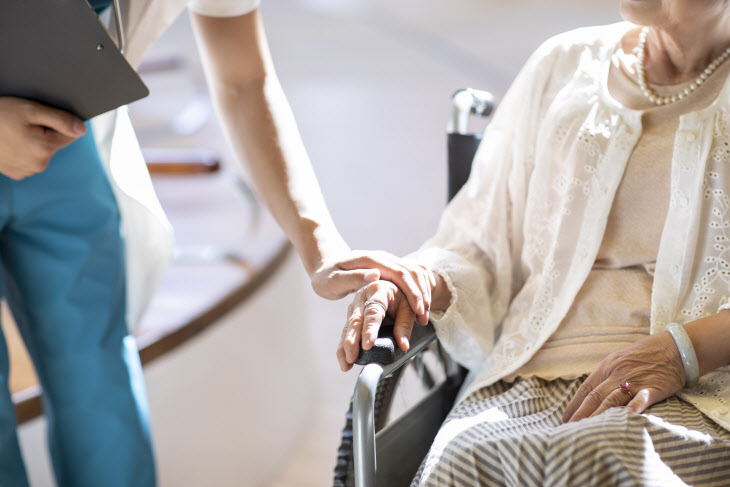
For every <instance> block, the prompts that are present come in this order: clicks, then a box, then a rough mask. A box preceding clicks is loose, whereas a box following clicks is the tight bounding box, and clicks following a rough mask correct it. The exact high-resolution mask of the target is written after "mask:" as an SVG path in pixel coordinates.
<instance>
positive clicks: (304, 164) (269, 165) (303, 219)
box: [191, 10, 430, 320]
mask: <svg viewBox="0 0 730 487" xmlns="http://www.w3.org/2000/svg"><path fill="white" fill-rule="evenodd" d="M191 17H192V22H193V27H194V29H195V33H196V38H197V40H198V45H199V48H200V51H201V56H202V59H203V65H204V68H205V73H206V77H207V79H208V85H209V86H210V89H211V91H212V94H213V96H214V99H215V102H216V106H217V109H218V112H219V115H220V117H221V119H222V120H223V122H224V126H225V129H226V133H227V135H228V138H229V140H230V141H231V143H232V145H233V148H234V149H235V151H236V154H237V156H238V158H239V160H240V161H241V162H242V163H244V165H245V168H246V170H247V172H248V174H249V176H250V179H251V182H252V184H253V187H254V190H255V191H256V193H257V195H258V196H259V198H260V199H261V200H262V201H263V203H264V204H265V205H266V206H267V207H268V208H269V210H270V211H271V213H272V214H273V216H274V217H275V218H276V220H277V221H278V222H279V224H280V225H281V227H282V228H283V229H284V231H285V232H286V234H287V235H288V237H289V239H290V240H291V241H292V243H293V244H294V246H295V247H296V249H297V252H298V253H299V256H300V257H301V259H302V262H303V263H304V267H305V268H306V270H307V273H308V274H309V275H310V277H311V279H312V287H313V288H314V290H315V291H316V292H317V293H318V294H319V295H321V296H323V297H325V298H329V299H339V298H341V297H343V296H345V295H347V294H349V293H350V292H354V291H356V290H357V289H359V288H360V287H361V286H363V285H364V284H366V283H368V282H372V281H375V280H377V279H378V278H382V279H388V280H392V281H394V282H395V283H397V284H398V286H399V287H400V288H401V289H403V290H404V291H405V292H406V293H407V296H408V301H409V302H410V303H411V305H412V306H413V308H414V309H417V310H418V313H419V315H422V316H421V320H426V315H427V312H428V307H429V302H430V299H429V297H430V296H429V295H428V291H429V285H428V282H427V281H428V279H427V276H426V273H425V272H424V271H423V269H421V268H420V267H414V266H412V265H409V264H406V263H405V262H403V261H401V260H400V259H398V258H396V257H394V256H392V255H390V254H386V253H384V252H381V253H368V254H365V253H361V252H353V251H351V250H350V248H349V247H348V246H347V244H346V243H345V242H344V240H343V239H342V238H341V237H340V234H339V233H338V231H337V229H336V228H335V225H334V223H333V221H332V218H331V217H330V215H329V212H328V210H327V207H326V205H325V202H324V198H323V197H322V194H321V191H320V189H319V185H318V183H317V179H316V177H315V175H314V172H313V170H312V166H311V164H310V161H309V158H308V156H307V153H306V150H305V148H304V144H303V143H302V140H301V137H300V135H299V131H298V129H297V126H296V122H295V120H294V116H293V115H292V112H291V109H290V108H289V104H288V102H287V100H286V97H285V96H284V92H283V90H282V88H281V85H280V84H279V81H278V79H277V77H276V73H275V71H274V67H273V64H272V61H271V57H270V55H269V48H268V45H267V42H266V38H265V35H264V31H263V26H262V23H261V19H260V16H259V13H258V10H254V11H253V12H251V13H248V14H245V15H241V16H238V17H208V16H205V15H200V14H197V13H191Z"/></svg>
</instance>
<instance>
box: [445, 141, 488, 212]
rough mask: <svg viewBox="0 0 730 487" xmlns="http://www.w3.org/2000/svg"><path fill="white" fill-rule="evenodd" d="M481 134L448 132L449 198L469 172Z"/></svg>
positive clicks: (456, 191) (457, 189)
mask: <svg viewBox="0 0 730 487" xmlns="http://www.w3.org/2000/svg"><path fill="white" fill-rule="evenodd" d="M481 141H482V134H448V135H447V141H446V143H447V149H448V153H449V185H448V190H449V193H448V196H449V200H451V198H453V197H454V195H456V193H458V192H459V190H460V189H461V187H462V186H464V183H466V180H467V179H469V174H471V162H472V160H473V159H474V154H476V152H477V148H478V147H479V143H480V142H481Z"/></svg>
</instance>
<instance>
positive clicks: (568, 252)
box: [338, 0, 730, 486]
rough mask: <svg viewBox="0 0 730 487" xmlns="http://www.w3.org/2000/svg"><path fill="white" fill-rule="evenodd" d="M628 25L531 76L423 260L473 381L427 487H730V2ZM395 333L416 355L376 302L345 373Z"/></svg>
mask: <svg viewBox="0 0 730 487" xmlns="http://www.w3.org/2000/svg"><path fill="white" fill-rule="evenodd" d="M621 12H622V15H623V16H624V18H625V19H626V20H628V21H629V22H624V23H620V24H615V25H610V26H604V27H596V28H585V29H579V30H576V31H573V32H569V33H567V34H563V35H560V36H557V37H556V38H554V39H551V40H550V41H548V42H546V43H545V44H544V45H543V46H542V47H540V48H539V49H538V50H537V52H536V53H535V54H534V55H533V56H532V57H531V58H530V60H529V61H528V62H527V64H526V66H525V67H524V69H523V70H522V72H521V73H520V74H519V76H518V77H517V79H516V80H515V82H514V84H513V86H512V87H511V89H510V90H509V92H508V93H507V95H506V96H505V98H504V100H503V102H502V103H501V105H500V108H499V110H498V111H497V114H496V115H495V118H494V121H493V122H492V124H491V125H490V126H489V128H488V129H487V132H486V134H485V138H484V143H483V144H482V145H481V147H480V149H479V152H478V153H477V156H476V158H475V161H474V167H473V173H472V176H471V178H470V180H469V181H468V183H467V184H466V186H465V187H464V189H463V190H462V191H461V192H460V193H459V194H458V195H457V196H456V198H455V199H454V201H453V202H452V203H451V204H450V205H449V207H448V208H447V210H446V212H445V214H444V216H443V218H442V220H441V224H440V227H439V231H438V233H437V235H436V236H435V237H434V238H433V239H432V240H430V241H429V242H427V243H426V244H425V245H424V247H423V248H422V249H421V250H419V251H418V252H416V253H415V254H414V255H412V256H410V257H409V259H411V260H412V261H414V262H416V263H418V264H421V265H423V266H425V267H428V268H430V269H432V270H433V275H432V283H431V288H432V292H431V297H432V300H431V312H432V313H433V318H434V320H433V321H434V324H435V326H436V330H437V333H438V335H439V338H440V340H441V343H442V344H443V345H444V347H446V349H447V350H448V351H449V352H450V353H451V354H452V356H453V357H454V358H455V359H456V360H458V361H459V362H461V363H462V364H464V365H465V366H466V367H467V368H468V369H469V370H470V378H469V380H468V381H467V384H466V386H465V388H464V389H463V390H462V393H461V395H460V400H459V401H458V402H457V405H456V406H455V407H454V409H453V410H452V412H451V414H450V415H449V417H448V418H447V420H446V422H445V423H444V425H443V426H442V428H441V430H440V432H439V434H438V436H437V438H436V440H435V443H434V445H433V446H432V447H431V450H430V452H429V454H428V456H427V457H426V459H425V460H424V462H423V464H422V466H421V469H420V470H419V473H418V475H417V477H416V479H415V480H414V485H433V486H436V485H439V486H440V485H468V486H471V485H485V484H488V485H520V486H525V485H530V486H543V485H580V486H584V485H657V486H659V485H661V486H666V485H685V484H691V485H730V413H729V412H728V408H730V367H728V364H730V80H728V73H729V72H730V60H728V59H729V58H730V3H729V2H728V0H622V1H621ZM386 312H387V313H389V314H391V315H393V316H395V318H396V330H395V335H396V338H397V340H398V342H399V345H400V346H401V348H403V349H406V348H407V347H408V337H409V336H410V330H411V327H412V323H413V321H414V316H413V313H412V312H411V310H410V308H409V307H408V304H407V302H406V300H405V299H404V298H403V295H402V293H401V292H400V291H399V290H398V288H397V287H395V286H394V285H393V284H391V283H387V282H383V281H377V282H375V283H372V284H369V285H368V286H366V287H364V288H362V289H361V290H360V291H359V292H358V293H357V294H356V297H355V301H354V302H353V304H352V305H351V306H350V309H349V317H348V321H347V325H346V327H345V330H344V331H343V335H342V340H341V342H340V346H339V349H338V358H339V360H340V365H341V367H342V369H343V370H347V369H349V368H350V367H351V366H352V363H353V362H354V360H355V358H356V356H357V352H358V348H359V346H360V342H362V347H363V348H366V349H367V348H369V347H371V346H372V343H373V341H374V338H375V336H376V334H377V329H378V326H379V324H380V321H381V319H382V318H383V315H384V313H386ZM698 378H699V382H698Z"/></svg>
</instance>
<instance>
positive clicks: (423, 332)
mask: <svg viewBox="0 0 730 487" xmlns="http://www.w3.org/2000/svg"><path fill="white" fill-rule="evenodd" d="M394 324H395V323H394V322H393V319H392V318H389V317H387V316H386V317H385V319H384V320H383V324H382V325H381V326H380V330H379V331H378V338H376V339H375V343H374V344H373V346H372V348H371V349H370V350H363V349H362V348H361V349H360V354H359V355H358V357H357V360H356V361H355V363H356V364H357V365H368V364H380V365H382V366H388V365H392V364H394V363H396V362H398V361H400V360H401V359H402V358H403V357H405V356H406V355H412V354H413V353H414V352H417V349H420V348H422V345H425V344H427V343H426V342H428V343H430V342H431V341H433V340H434V339H435V336H436V330H435V329H434V328H433V325H432V324H431V323H428V324H427V325H426V326H422V325H419V324H418V323H414V325H413V332H412V333H411V338H410V340H409V342H410V348H409V350H408V352H404V351H403V350H401V349H400V347H398V345H397V344H396V343H395V337H394V336H393V326H394Z"/></svg>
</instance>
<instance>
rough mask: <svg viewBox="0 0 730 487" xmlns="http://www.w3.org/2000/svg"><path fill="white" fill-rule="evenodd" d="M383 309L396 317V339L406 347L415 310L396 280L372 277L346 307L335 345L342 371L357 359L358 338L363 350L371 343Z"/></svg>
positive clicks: (375, 336) (375, 335) (349, 367)
mask: <svg viewBox="0 0 730 487" xmlns="http://www.w3.org/2000/svg"><path fill="white" fill-rule="evenodd" d="M386 313H387V314H388V316H391V317H393V318H394V321H395V325H394V329H393V334H394V336H395V341H396V342H397V343H398V346H399V347H400V348H401V349H402V350H403V351H406V350H408V347H409V343H408V340H409V338H410V337H411V331H412V330H413V323H414V322H415V321H416V314H415V313H414V312H413V310H412V309H411V306H410V305H409V304H408V300H407V299H406V297H405V295H404V294H403V292H402V291H401V290H400V289H398V287H397V286H396V285H395V284H393V283H392V282H388V281H375V282H373V283H370V284H368V285H367V286H364V287H363V288H361V289H360V290H359V291H358V292H357V293H355V299H354V301H353V302H352V304H350V306H349V308H348V309H347V323H346V324H345V327H344V329H343V330H342V337H341V338H340V345H339V346H338V347H337V360H339V362H340V369H342V371H343V372H346V371H348V370H350V369H351V368H352V364H354V363H355V360H357V356H358V354H359V352H360V342H361V341H362V348H363V350H369V349H370V348H371V347H372V346H373V344H374V343H375V339H376V338H377V337H378V329H379V328H380V324H381V323H382V322H383V318H385V315H386Z"/></svg>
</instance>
